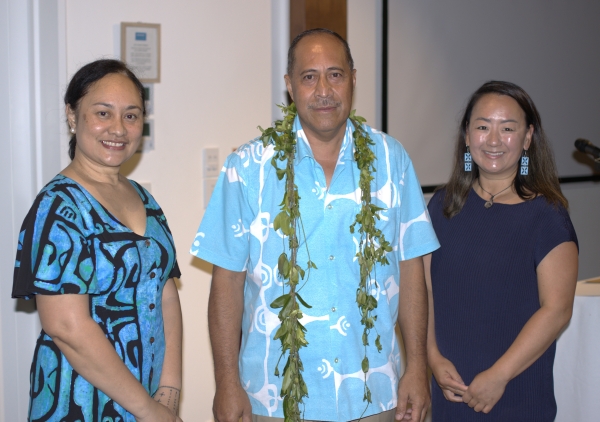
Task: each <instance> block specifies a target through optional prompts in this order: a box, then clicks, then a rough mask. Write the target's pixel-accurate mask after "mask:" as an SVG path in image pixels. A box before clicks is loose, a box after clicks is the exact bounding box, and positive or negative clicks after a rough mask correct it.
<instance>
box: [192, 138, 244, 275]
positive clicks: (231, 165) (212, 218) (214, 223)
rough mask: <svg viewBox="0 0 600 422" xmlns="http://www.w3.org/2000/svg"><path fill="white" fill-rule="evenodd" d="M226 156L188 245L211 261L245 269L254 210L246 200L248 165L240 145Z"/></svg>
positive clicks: (203, 257)
mask: <svg viewBox="0 0 600 422" xmlns="http://www.w3.org/2000/svg"><path fill="white" fill-rule="evenodd" d="M243 148H245V147H241V149H240V150H239V151H238V152H236V153H233V154H231V155H230V156H229V157H227V160H226V161H225V164H224V165H223V169H222V170H221V174H220V175H219V178H218V180H217V184H216V186H215V189H214V191H213V193H212V196H211V198H210V202H209V204H208V207H207V209H206V212H205V213H204V217H203V218H202V222H201V223H200V227H199V228H198V232H197V233H196V237H195V238H194V242H193V244H192V247H191V249H190V253H191V254H192V255H195V256H197V257H198V258H201V259H203V260H205V261H207V262H210V263H211V264H213V265H217V266H219V267H222V268H225V269H227V270H230V271H245V270H246V264H247V262H248V255H249V244H248V242H249V233H250V225H251V223H252V220H253V211H252V209H251V207H250V205H249V203H248V183H253V182H254V181H253V180H248V176H247V174H249V172H248V171H247V168H246V167H245V166H244V161H243V159H242V157H243V156H245V155H244V154H243V152H241V151H242V149H243Z"/></svg>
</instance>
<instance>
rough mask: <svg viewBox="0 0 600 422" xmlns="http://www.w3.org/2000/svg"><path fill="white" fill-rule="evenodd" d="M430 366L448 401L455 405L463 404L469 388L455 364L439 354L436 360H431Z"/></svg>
mask: <svg viewBox="0 0 600 422" xmlns="http://www.w3.org/2000/svg"><path fill="white" fill-rule="evenodd" d="M429 366H430V367H431V371H432V372H433V376H434V377H435V379H436V381H437V383H438V385H439V386H440V388H441V389H442V392H443V393H444V397H446V400H449V401H452V402H455V403H460V402H462V401H463V395H464V394H465V392H466V391H467V386H466V385H465V383H464V382H463V380H462V378H461V377H460V375H459V374H458V371H457V370H456V367H455V366H454V364H453V363H452V362H450V361H449V360H448V359H446V358H445V357H443V356H442V355H441V354H438V356H437V357H436V358H435V359H430V361H429Z"/></svg>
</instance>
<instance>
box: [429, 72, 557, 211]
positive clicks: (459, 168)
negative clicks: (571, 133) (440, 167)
mask: <svg viewBox="0 0 600 422" xmlns="http://www.w3.org/2000/svg"><path fill="white" fill-rule="evenodd" d="M488 94H495V95H506V96H508V97H511V98H512V99H514V100H515V101H516V102H517V104H519V107H521V109H522V110H523V112H524V113H525V121H526V124H527V127H529V125H533V135H532V138H531V144H530V146H529V149H528V150H527V155H528V156H529V174H528V175H526V176H524V175H521V174H520V172H518V171H517V174H516V176H515V180H514V188H515V191H516V192H517V195H519V197H520V198H521V199H523V200H529V199H533V198H535V197H536V196H538V195H543V196H544V197H545V198H546V200H547V201H548V202H549V203H551V204H555V205H559V204H560V205H562V206H564V207H565V208H567V207H568V202H567V199H566V198H565V197H564V195H563V194H562V192H561V190H560V184H559V182H558V173H557V171H556V165H555V163H554V155H553V153H552V148H551V146H550V143H549V141H548V138H547V137H546V134H545V133H544V129H543V128H542V119H541V117H540V115H539V113H538V111H537V108H536V107H535V104H534V103H533V100H532V99H531V97H530V96H529V95H528V94H527V93H526V92H525V90H523V89H522V88H521V87H519V86H518V85H515V84H513V83H511V82H504V81H489V82H486V83H484V84H483V85H482V86H481V87H480V88H479V89H478V90H477V91H475V92H474V93H473V95H471V98H470V99H469V102H468V104H467V107H466V108H465V112H464V114H463V117H462V119H461V121H460V127H459V129H458V137H457V142H456V148H455V154H454V167H453V170H452V175H451V176H450V180H449V181H448V183H447V184H446V185H445V186H442V187H445V188H446V195H445V197H444V215H445V216H446V217H447V218H452V217H454V216H455V215H456V214H458V213H459V212H460V210H462V207H463V206H464V204H465V202H466V200H467V197H468V195H469V191H470V189H471V187H472V186H473V183H474V182H475V179H477V178H478V177H479V167H478V166H477V164H476V163H475V162H473V163H472V171H470V172H466V171H464V154H465V152H467V146H466V135H467V130H468V128H469V123H470V121H471V113H472V112H473V108H474V107H475V105H476V104H477V102H478V101H479V100H480V99H481V98H482V97H483V96H485V95H488ZM442 187H440V188H442Z"/></svg>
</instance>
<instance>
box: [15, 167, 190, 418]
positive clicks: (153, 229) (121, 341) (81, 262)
mask: <svg viewBox="0 0 600 422" xmlns="http://www.w3.org/2000/svg"><path fill="white" fill-rule="evenodd" d="M131 183H132V185H133V186H134V188H135V189H136V190H137V192H138V193H139V195H140V198H141V199H142V201H143V203H144V207H145V208H146V232H145V233H144V235H143V236H140V235H137V234H135V233H134V232H132V231H131V230H130V229H129V228H127V227H126V226H124V225H123V224H121V223H120V222H119V221H118V220H117V219H116V218H115V217H113V216H112V215H111V214H110V212H108V210H106V209H105V208H104V207H103V206H102V205H101V204H100V203H99V202H98V201H96V199H94V197H93V196H92V195H90V193H89V192H88V191H87V190H85V188H84V187H83V186H81V185H79V184H78V183H77V182H75V181H74V180H72V179H69V178H68V177H65V176H62V175H58V176H56V177H55V178H54V179H52V181H50V183H48V184H47V185H46V186H45V187H44V188H43V189H42V191H41V192H40V193H39V194H38V196H37V198H36V200H35V202H34V204H33V206H32V207H31V209H30V211H29V213H28V214H27V217H25V221H24V222H23V226H22V227H21V233H20V235H19V245H18V250H17V260H16V263H15V274H14V281H13V293H12V296H13V297H15V298H26V299H30V298H32V297H34V295H36V294H45V295H56V294H87V295H89V305H90V315H91V316H92V318H93V319H94V321H96V322H97V323H98V325H99V326H100V328H101V329H102V331H104V334H105V335H106V338H107V339H108V340H109V341H110V343H111V344H112V345H113V347H114V348H115V350H116V352H117V354H118V355H119V356H120V357H121V359H122V360H123V362H124V363H125V365H126V366H127V368H129V370H130V371H131V372H132V374H133V375H134V376H135V377H136V378H137V379H138V380H139V381H140V383H141V384H142V385H143V386H144V388H145V389H146V390H147V391H148V393H149V394H153V393H154V392H155V391H156V389H157V387H158V382H159V380H160V375H161V370H162V363H163V358H164V352H165V338H164V330H163V318H162V306H161V305H162V300H161V298H162V291H163V287H164V285H165V283H166V281H167V280H168V279H169V278H171V277H179V276H180V272H179V267H178V266H177V261H176V257H175V245H174V243H173V237H172V235H171V232H170V230H169V227H168V225H167V220H166V218H165V216H164V214H163V212H162V210H161V209H160V207H159V205H158V204H157V203H156V201H155V200H154V198H153V197H152V196H151V195H150V194H149V193H148V192H147V191H146V190H145V189H144V188H142V187H141V186H140V185H139V184H137V183H135V182H131ZM30 382H31V388H30V406H29V419H28V420H29V421H48V422H51V421H81V422H92V421H94V422H96V421H98V422H121V421H132V422H134V421H135V418H134V417H133V415H131V414H130V413H128V412H127V411H126V410H125V409H123V408H122V407H121V406H120V405H119V404H117V403H115V402H114V401H113V400H111V399H110V398H109V397H108V396H106V395H105V394H104V393H103V392H102V391H100V390H98V389H97V388H95V387H94V386H93V385H91V384H90V383H88V382H87V381H86V380H85V379H84V378H83V377H82V376H81V375H79V374H78V373H77V372H76V371H75V370H74V369H73V368H72V367H71V365H70V364H69V362H68V361H67V359H66V358H65V357H64V355H63V354H62V353H61V352H60V350H59V349H58V347H57V346H56V344H55V343H54V342H53V341H52V339H51V338H50V337H49V336H48V335H47V334H46V333H45V332H44V331H43V330H42V332H41V333H40V336H39V338H38V340H37V344H36V348H35V353H34V357H33V363H32V365H31V374H30Z"/></svg>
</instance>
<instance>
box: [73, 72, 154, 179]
mask: <svg viewBox="0 0 600 422" xmlns="http://www.w3.org/2000/svg"><path fill="white" fill-rule="evenodd" d="M142 106H143V105H142V98H141V95H140V92H139V91H138V89H137V88H136V86H135V85H134V83H133V82H132V81H131V80H130V79H129V78H128V77H127V76H125V75H122V74H120V73H110V74H108V75H106V76H105V77H103V78H102V79H100V80H98V81H97V82H95V83H94V84H93V85H92V86H91V87H90V89H89V91H88V93H87V94H86V95H84V96H83V97H82V98H81V100H80V101H79V105H78V106H77V109H76V110H73V109H72V108H71V106H70V105H67V110H66V111H67V119H68V122H69V126H71V128H74V129H75V133H76V136H77V148H76V150H75V158H74V161H80V163H83V162H86V163H88V164H92V165H96V166H98V165H99V166H108V167H118V166H120V165H121V164H123V163H124V162H125V161H127V159H129V157H131V156H132V155H133V153H134V152H135V151H136V150H137V148H138V146H139V144H140V141H141V139H142V131H143V126H144V115H143V111H142Z"/></svg>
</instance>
